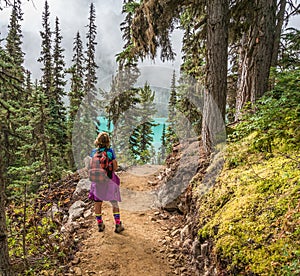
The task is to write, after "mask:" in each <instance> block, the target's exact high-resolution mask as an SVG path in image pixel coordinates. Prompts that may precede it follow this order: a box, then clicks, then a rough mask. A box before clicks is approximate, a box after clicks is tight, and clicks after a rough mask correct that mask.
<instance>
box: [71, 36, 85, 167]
mask: <svg viewBox="0 0 300 276" xmlns="http://www.w3.org/2000/svg"><path fill="white" fill-rule="evenodd" d="M73 45H74V46H73V57H72V65H71V67H70V68H69V69H68V70H67V73H69V74H71V89H70V91H69V94H68V97H69V102H70V105H69V111H68V115H69V116H68V130H67V133H68V145H67V152H68V160H69V162H70V163H69V164H70V168H72V169H75V160H74V156H73V151H72V138H73V127H74V121H75V119H76V115H78V117H80V114H77V113H78V111H79V108H80V104H81V102H82V100H83V98H84V54H83V46H82V40H81V37H80V33H79V32H77V34H76V36H75V38H74V42H73ZM76 133H77V132H74V135H75V137H74V140H75V141H78V137H76ZM78 146H79V145H78Z"/></svg>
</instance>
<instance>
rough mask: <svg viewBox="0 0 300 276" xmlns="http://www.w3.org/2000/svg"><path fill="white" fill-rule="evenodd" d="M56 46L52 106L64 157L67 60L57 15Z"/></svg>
mask: <svg viewBox="0 0 300 276" xmlns="http://www.w3.org/2000/svg"><path fill="white" fill-rule="evenodd" d="M54 35H55V38H54V48H53V100H54V104H53V107H52V111H51V113H52V118H51V119H52V134H53V136H54V137H55V140H56V144H57V146H58V155H59V156H60V157H61V158H63V157H64V156H63V155H64V148H65V144H66V107H65V104H64V101H63V99H64V96H65V95H66V92H65V90H64V87H65V85H66V81H65V72H64V70H65V69H64V67H65V62H64V56H63V52H64V49H63V48H62V46H61V40H62V36H61V34H60V29H59V20H58V18H57V17H56V21H55V32H54Z"/></svg>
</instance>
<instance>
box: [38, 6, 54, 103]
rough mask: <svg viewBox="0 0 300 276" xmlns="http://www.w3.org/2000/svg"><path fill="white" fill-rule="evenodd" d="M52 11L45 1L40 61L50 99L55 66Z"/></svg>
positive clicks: (46, 92)
mask: <svg viewBox="0 0 300 276" xmlns="http://www.w3.org/2000/svg"><path fill="white" fill-rule="evenodd" d="M49 17H50V11H49V5H48V2H47V0H46V1H45V7H44V12H43V15H42V26H43V28H44V30H43V31H41V32H40V35H41V38H42V44H41V47H42V50H41V56H40V57H39V59H38V61H39V62H41V63H42V68H41V70H42V73H43V74H42V77H41V85H42V88H43V90H44V91H45V94H46V95H47V97H48V99H51V97H52V80H53V76H52V68H53V61H52V54H51V43H52V38H51V36H52V33H51V29H50V22H49Z"/></svg>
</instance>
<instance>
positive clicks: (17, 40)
mask: <svg viewBox="0 0 300 276" xmlns="http://www.w3.org/2000/svg"><path fill="white" fill-rule="evenodd" d="M22 20H23V13H22V11H21V1H20V0H15V1H14V4H13V7H12V13H11V17H10V22H9V25H8V34H7V37H6V50H7V51H8V53H9V55H10V56H11V57H12V59H13V63H14V64H15V65H16V67H17V68H19V69H18V71H19V74H18V75H17V77H22V76H23V63H24V53H23V51H22V37H23V35H22V31H21V24H20V21H22Z"/></svg>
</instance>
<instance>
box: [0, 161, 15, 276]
mask: <svg viewBox="0 0 300 276" xmlns="http://www.w3.org/2000/svg"><path fill="white" fill-rule="evenodd" d="M3 174H4V168H3V159H2V156H0V276H11V275H14V274H13V271H12V268H11V265H10V263H9V255H8V245H7V229H6V217H5V182H4V175H3Z"/></svg>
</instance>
